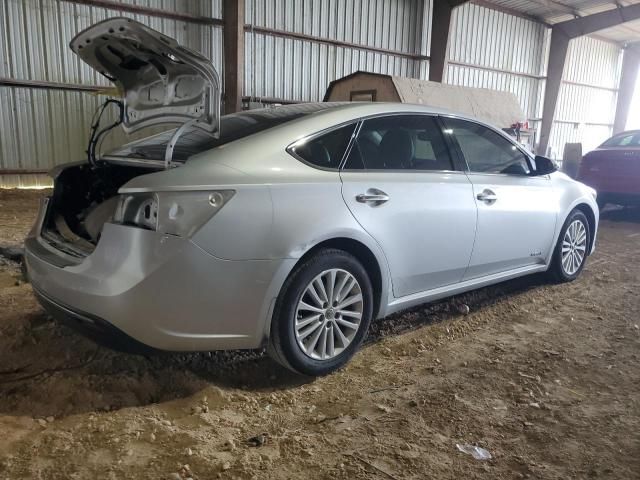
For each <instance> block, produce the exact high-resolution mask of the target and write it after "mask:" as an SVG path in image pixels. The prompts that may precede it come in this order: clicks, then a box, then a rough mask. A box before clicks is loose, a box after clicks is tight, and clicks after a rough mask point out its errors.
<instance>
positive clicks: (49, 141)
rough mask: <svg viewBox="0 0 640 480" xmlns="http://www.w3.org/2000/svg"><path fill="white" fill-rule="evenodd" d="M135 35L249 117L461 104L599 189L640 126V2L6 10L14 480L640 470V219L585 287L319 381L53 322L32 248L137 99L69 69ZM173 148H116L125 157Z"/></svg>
mask: <svg viewBox="0 0 640 480" xmlns="http://www.w3.org/2000/svg"><path fill="white" fill-rule="evenodd" d="M114 17H125V18H130V19H134V20H136V21H137V22H140V23H142V24H144V25H146V26H148V27H150V28H152V29H154V30H157V31H158V32H160V33H162V34H164V35H166V36H167V37H169V38H172V39H175V40H177V42H178V43H179V44H181V45H183V46H185V47H187V48H189V49H191V50H193V51H195V52H198V53H199V54H201V55H202V56H204V57H206V59H208V60H209V61H210V62H211V64H212V65H213V67H214V68H215V71H216V72H217V74H218V75H219V79H220V84H221V89H220V93H221V96H220V99H219V101H220V103H221V111H222V113H223V114H232V113H235V112H241V111H245V110H258V109H274V108H276V107H278V106H281V105H285V106H286V105H292V104H299V103H311V102H323V101H324V102H326V101H357V100H361V101H374V102H375V101H394V102H403V103H409V104H414V103H419V104H424V105H426V106H433V107H437V108H450V109H453V110H456V111H460V112H463V113H465V114H470V115H474V116H475V117H477V118H479V119H480V120H482V121H485V122H488V123H491V124H492V125H495V126H496V127H497V128H499V129H502V130H503V131H505V132H506V133H507V134H509V135H511V136H513V138H516V135H517V139H518V142H519V143H520V144H521V145H523V146H524V148H526V149H527V150H528V151H530V152H531V153H532V154H535V155H540V156H543V157H548V158H550V159H552V160H553V161H554V163H555V164H557V165H558V168H560V169H561V170H562V171H563V172H565V173H567V174H568V175H569V176H571V177H573V178H575V177H576V175H577V171H578V168H579V165H580V162H581V161H582V158H583V156H584V155H587V154H588V153H589V152H592V151H595V150H597V149H598V148H599V147H600V146H601V145H602V144H603V142H605V141H608V139H611V137H615V136H616V135H618V134H621V133H622V132H625V131H632V130H640V1H636V0H470V1H466V0H370V1H360V0H300V1H298V0H272V1H269V0H3V1H1V2H0V25H1V26H0V432H3V433H4V435H2V438H0V478H7V479H9V478H42V479H49V478H51V479H53V478H109V479H116V478H149V479H151V478H153V479H157V478H162V479H165V478H166V479H189V478H191V479H208V478H238V479H244V478H265V479H266V478H274V479H275V478H345V479H352V478H353V479H355V478H380V479H401V478H452V479H453V478H495V479H507V478H531V479H533V478H549V479H551V478H591V477H593V478H600V477H602V478H620V479H623V478H624V479H627V478H637V477H638V475H640V457H639V456H638V455H637V453H638V433H637V432H638V431H640V403H639V400H638V399H639V398H640V374H639V373H638V372H640V369H639V368H638V362H639V360H640V357H639V353H638V346H639V345H640V330H639V327H638V323H639V320H638V318H637V311H638V308H640V301H639V300H638V297H637V292H638V289H639V288H640V267H639V265H640V263H639V262H640V243H639V242H640V209H639V208H638V206H637V205H631V206H626V205H621V204H618V202H617V201H616V202H613V201H611V202H610V203H608V204H606V203H603V204H601V205H600V207H601V210H600V228H599V231H598V237H597V248H596V250H595V253H594V254H593V255H591V256H590V257H589V263H587V264H586V267H585V270H584V274H583V276H582V277H580V279H578V280H576V281H575V282H572V283H567V284H562V285H553V284H548V283H547V282H546V281H545V280H544V279H543V278H542V277H541V276H538V274H536V275H533V276H531V277H522V278H518V279H515V280H513V281H512V282H506V283H499V284H496V285H492V286H487V287H483V288H481V289H479V290H474V291H470V292H467V293H462V294H460V295H457V296H455V297H453V298H449V299H442V300H438V301H436V302H433V303H429V304H426V305H422V306H418V307H415V308H412V309H410V310H408V311H405V312H400V313H394V314H393V315H390V316H389V317H387V318H384V319H382V320H379V321H377V322H374V323H373V324H372V326H371V327H370V330H369V334H368V337H367V339H366V340H365V343H364V345H363V347H362V350H361V352H360V353H358V355H357V356H356V357H354V360H353V361H352V363H350V364H349V365H348V366H347V367H345V368H344V369H341V370H339V371H338V372H336V373H334V374H332V375H329V376H326V377H321V378H317V379H308V378H300V377H299V376H297V375H295V374H293V373H291V372H289V371H287V370H286V369H283V368H281V367H280V366H279V365H277V364H276V363H275V362H273V361H272V360H270V359H269V358H267V356H266V355H265V353H264V351H262V350H260V351H257V350H241V351H225V352H222V351H221V352H206V353H194V354H186V353H180V354H169V355H160V356H155V355H142V356H140V355H130V354H126V353H120V352H115V351H110V350H106V349H103V348H102V347H96V345H95V344H94V343H92V342H91V340H88V339H85V338H84V337H81V336H80V335H77V334H76V333H75V332H73V331H72V330H70V329H67V327H64V326H61V325H59V324H58V323H56V322H55V321H53V320H52V319H51V318H50V317H49V316H48V315H46V314H45V313H44V312H43V311H42V309H41V308H40V307H39V306H38V303H37V302H36V299H35V297H34V296H33V293H32V290H31V287H30V285H29V280H28V278H27V277H26V276H25V273H24V268H23V251H24V250H23V244H24V240H25V237H27V235H28V234H29V232H30V230H31V229H32V226H33V224H34V222H35V221H36V218H37V217H38V211H39V208H40V202H41V201H42V200H41V198H42V197H44V196H47V195H51V188H52V185H53V183H52V177H51V175H50V172H51V171H52V169H53V171H54V172H56V169H57V168H58V167H60V166H61V165H64V164H66V163H69V162H79V161H80V162H84V161H86V158H87V149H88V147H87V144H88V142H89V137H90V131H91V125H92V123H93V121H94V118H95V113H96V111H98V110H99V109H100V107H101V105H102V104H103V102H104V101H105V99H107V98H112V97H113V98H118V96H119V95H121V92H120V93H119V92H118V91H117V90H116V89H114V85H113V83H112V82H111V81H110V80H109V79H108V78H106V76H103V75H101V74H100V73H99V72H98V71H96V70H94V69H92V68H91V67H90V66H89V65H87V64H86V63H84V62H83V61H82V60H81V59H80V58H79V57H78V56H77V55H76V54H75V53H74V52H73V51H72V50H71V49H70V48H69V43H70V41H71V39H72V38H73V37H75V36H76V35H77V34H78V33H79V32H81V31H83V30H84V29H86V28H88V27H90V26H91V25H93V24H96V23H98V22H100V21H103V20H106V19H109V18H114ZM350 82H351V83H350ZM432 82H436V83H432ZM476 89H481V90H476ZM429 92H431V93H429ZM332 95H333V96H332ZM429 95H431V96H429ZM429 98H431V101H430V102H429ZM260 111H262V110H260ZM114 118H115V117H114ZM174 127H175V125H174ZM154 128H155V127H154ZM158 131H161V130H158V129H157V128H155V130H149V131H145V132H142V133H144V135H142V134H141V132H137V133H134V134H132V135H127V134H126V133H125V132H124V131H122V130H120V129H114V130H113V131H112V132H111V133H110V135H109V136H107V137H106V138H105V140H104V142H103V143H102V144H101V149H102V151H103V152H107V151H109V150H110V149H113V148H115V147H118V146H120V145H122V144H124V143H126V142H128V141H131V140H132V139H138V138H142V137H143V136H145V135H149V134H150V133H157V132H158ZM629 155H635V153H630V154H629ZM168 163H170V160H169V161H168ZM634 168H636V167H634ZM634 172H636V173H634V175H637V177H635V180H632V181H633V182H635V183H634V185H636V186H637V190H638V194H639V195H640V170H639V169H638V168H636V170H634ZM54 175H55V173H54ZM629 175H631V174H629ZM616 198H617V197H616ZM625 198H626V197H625ZM240 243H242V242H240ZM152 254H153V255H155V254H157V252H153V253H150V254H149V255H152ZM532 255H533V254H532ZM197 288H201V289H205V288H206V286H201V285H199V286H197ZM487 455H488V456H487Z"/></svg>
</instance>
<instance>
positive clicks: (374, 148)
mask: <svg viewBox="0 0 640 480" xmlns="http://www.w3.org/2000/svg"><path fill="white" fill-rule="evenodd" d="M344 168H345V170H427V171H431V170H453V165H452V162H451V155H450V153H449V148H448V146H447V144H446V142H445V139H444V136H443V135H442V131H441V130H440V126H439V124H438V122H437V120H436V119H435V118H434V117H432V116H429V115H390V116H385V117H379V118H372V119H369V120H365V121H364V123H363V124H362V128H361V129H360V132H359V133H358V138H357V139H356V141H355V142H354V144H353V146H352V148H351V151H350V153H349V157H348V158H347V161H346V163H345V167H344Z"/></svg>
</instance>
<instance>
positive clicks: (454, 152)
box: [436, 115, 469, 173]
mask: <svg viewBox="0 0 640 480" xmlns="http://www.w3.org/2000/svg"><path fill="white" fill-rule="evenodd" d="M436 117H437V118H436V122H437V123H438V126H439V127H440V133H441V134H442V137H443V138H444V141H445V143H446V144H447V148H448V149H449V155H450V156H451V160H452V161H453V167H454V168H455V169H456V171H460V172H465V173H468V172H469V165H468V164H467V161H466V159H465V158H464V155H463V154H462V150H461V149H460V146H459V145H458V142H457V140H456V139H455V138H454V136H453V135H448V134H447V133H446V130H447V124H446V123H445V120H444V119H443V117H442V115H437V116H436Z"/></svg>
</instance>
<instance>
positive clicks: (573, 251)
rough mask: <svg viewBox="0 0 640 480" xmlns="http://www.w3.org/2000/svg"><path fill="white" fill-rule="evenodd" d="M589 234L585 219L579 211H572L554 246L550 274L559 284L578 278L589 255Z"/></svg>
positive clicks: (587, 223)
mask: <svg viewBox="0 0 640 480" xmlns="http://www.w3.org/2000/svg"><path fill="white" fill-rule="evenodd" d="M590 242H591V232H590V231H589V222H588V221H587V217H586V216H585V214H584V213H582V212H581V211H580V210H574V211H572V212H571V213H570V214H569V216H568V217H567V220H566V221H565V222H564V225H563V227H562V230H561V231H560V236H559V237H558V243H557V245H556V248H555V251H554V255H553V260H552V261H551V268H550V272H551V274H552V275H553V277H554V278H555V279H556V280H558V281H561V282H570V281H573V280H575V279H576V278H578V275H580V272H582V269H583V268H584V264H585V262H586V260H587V255H588V253H589V245H590Z"/></svg>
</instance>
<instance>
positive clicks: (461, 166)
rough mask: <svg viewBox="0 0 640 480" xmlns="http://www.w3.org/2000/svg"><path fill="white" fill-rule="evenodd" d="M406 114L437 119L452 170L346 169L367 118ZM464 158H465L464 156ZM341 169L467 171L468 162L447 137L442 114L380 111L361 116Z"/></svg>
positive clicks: (366, 170) (355, 170) (432, 171)
mask: <svg viewBox="0 0 640 480" xmlns="http://www.w3.org/2000/svg"><path fill="white" fill-rule="evenodd" d="M406 115H410V116H425V117H432V118H433V119H434V120H435V123H436V126H437V127H438V128H439V129H440V135H442V138H443V140H444V142H445V144H446V146H447V152H448V153H449V157H450V158H451V162H452V165H451V166H452V168H453V169H452V170H398V169H394V170H392V169H346V168H344V167H345V164H346V163H347V159H348V158H349V154H350V153H351V150H352V149H353V148H354V146H356V141H357V139H358V135H359V134H360V130H361V129H362V125H363V124H364V122H365V121H366V120H372V119H378V118H384V117H398V116H406ZM462 159H464V157H462ZM340 171H345V172H389V173H407V172H413V173H465V172H466V162H464V163H463V162H461V161H460V157H459V156H458V152H457V150H456V148H455V147H454V145H453V144H452V141H451V139H450V138H447V135H445V133H444V124H443V123H442V120H441V116H440V115H439V114H437V113H431V112H411V111H407V112H389V113H378V114H373V115H367V116H365V117H360V118H359V119H358V125H357V127H356V129H355V130H354V133H353V135H352V137H351V141H350V142H349V146H348V147H347V150H346V151H345V155H344V157H343V159H342V162H341V164H340Z"/></svg>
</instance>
